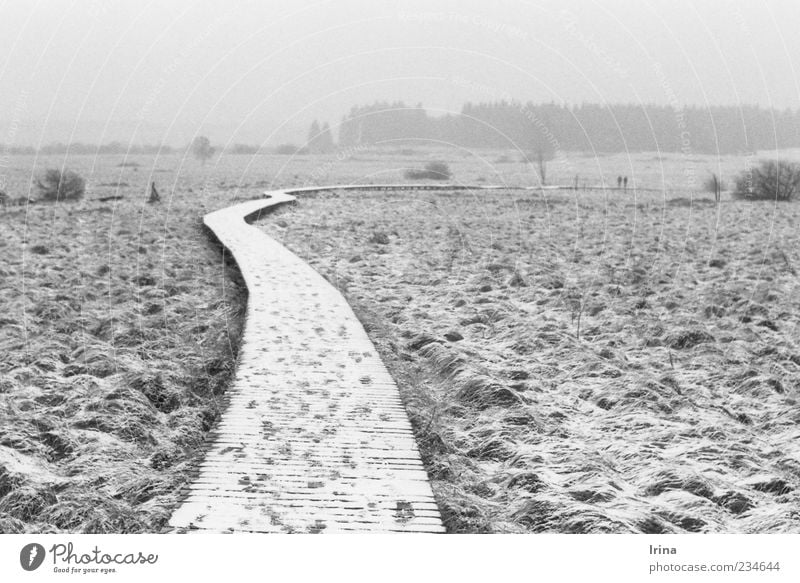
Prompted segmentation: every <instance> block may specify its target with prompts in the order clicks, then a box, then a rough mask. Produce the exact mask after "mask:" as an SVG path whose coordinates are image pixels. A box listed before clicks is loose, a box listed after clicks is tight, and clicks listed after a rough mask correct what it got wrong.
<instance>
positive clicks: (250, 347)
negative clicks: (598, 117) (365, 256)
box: [169, 185, 506, 533]
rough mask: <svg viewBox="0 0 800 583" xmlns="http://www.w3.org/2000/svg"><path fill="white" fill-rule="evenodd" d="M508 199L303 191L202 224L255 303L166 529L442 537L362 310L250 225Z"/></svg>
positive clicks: (272, 196) (273, 195)
mask: <svg viewBox="0 0 800 583" xmlns="http://www.w3.org/2000/svg"><path fill="white" fill-rule="evenodd" d="M499 188H506V187H494V186H463V185H460V186H443V185H442V186H440V185H388V186H383V185H379V186H375V185H364V186H352V185H349V186H327V187H312V188H297V189H290V190H278V191H272V192H268V193H266V195H267V196H268V198H265V199H258V200H253V201H249V202H245V203H242V204H238V205H235V206H231V207H228V208H225V209H222V210H219V211H216V212H212V213H210V214H208V215H206V216H205V217H204V222H205V224H206V226H207V227H208V228H209V229H211V231H212V232H213V233H214V235H215V236H216V237H217V238H218V239H219V241H220V242H221V243H222V245H224V246H225V247H226V248H227V249H228V250H229V252H230V253H231V254H232V255H233V256H234V258H235V259H236V262H237V264H238V266H239V269H240V270H241V272H242V275H243V277H244V280H245V282H246V284H247V288H248V292H249V297H248V302H247V316H246V322H245V329H244V335H243V338H242V345H241V349H240V352H239V362H238V366H237V371H236V378H235V380H234V382H233V384H232V386H231V387H230V388H229V389H228V393H227V398H228V401H229V402H228V405H227V407H226V409H225V412H224V413H223V415H222V417H221V419H220V421H219V423H218V425H217V427H216V429H215V430H214V431H213V432H212V434H211V435H210V436H209V447H208V450H207V452H206V454H205V458H204V460H203V461H202V463H201V464H200V467H199V472H198V474H197V477H196V478H195V479H194V481H193V482H192V483H191V484H190V486H189V488H188V492H187V497H186V498H185V499H184V500H183V502H182V503H181V504H180V506H179V507H178V508H177V509H176V511H175V512H174V514H173V515H172V517H171V519H170V521H169V526H170V527H171V529H172V530H173V531H175V530H177V531H178V532H194V531H215V532H234V531H237V532H238V531H242V532H284V533H285V532H338V531H373V532H374V531H379V532H395V531H399V532H430V533H435V532H444V530H445V529H444V526H443V525H442V521H441V518H440V515H439V509H438V507H437V505H436V501H435V500H434V497H433V493H432V491H431V488H430V484H429V483H428V477H427V474H426V473H425V469H424V467H423V465H422V462H421V460H420V457H419V452H418V450H417V445H416V443H415V441H414V436H413V433H412V431H411V425H410V423H409V420H408V417H407V415H406V412H405V409H404V408H403V404H402V402H401V400H400V395H399V392H398V389H397V386H396V385H395V383H394V381H393V380H392V377H391V376H390V375H389V373H388V371H387V370H386V368H385V367H384V365H383V363H382V362H381V359H380V357H379V356H378V354H377V351H376V350H375V347H374V346H373V344H372V342H371V341H370V339H369V338H368V337H367V334H366V332H365V331H364V329H363V328H362V326H361V324H360V323H359V321H358V319H356V316H355V314H353V311H352V309H351V308H350V306H349V305H348V304H347V302H346V301H345V299H344V297H342V295H341V294H340V293H339V292H338V291H337V290H336V289H335V288H334V287H333V286H331V285H330V284H329V283H328V282H327V281H326V280H325V279H324V278H323V277H322V276H321V275H319V274H318V273H317V272H316V271H314V270H313V269H312V268H311V267H310V266H309V265H308V264H306V263H305V262H304V261H302V260H301V259H300V258H299V257H297V256H296V255H294V254H293V253H291V252H290V251H289V250H288V249H286V248H285V247H283V246H282V245H280V244H279V243H278V242H276V241H275V240H274V239H272V238H270V237H269V236H268V235H267V234H266V233H264V232H263V231H261V230H260V229H258V228H256V227H252V226H249V225H247V224H246V222H249V221H251V220H254V219H255V218H257V217H258V215H259V214H260V213H261V211H262V210H265V209H269V208H271V207H275V206H277V205H280V204H283V203H286V202H290V201H293V200H295V198H294V197H293V196H292V194H293V193H302V192H313V191H324V190H371V191H374V190H380V189H402V190H411V189H416V190H423V189H424V190H459V189H462V190H463V189H499Z"/></svg>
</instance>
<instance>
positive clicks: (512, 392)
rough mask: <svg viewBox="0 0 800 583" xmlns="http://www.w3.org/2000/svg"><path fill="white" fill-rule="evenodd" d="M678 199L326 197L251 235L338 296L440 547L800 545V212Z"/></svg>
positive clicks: (592, 195) (451, 195)
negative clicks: (387, 376)
mask: <svg viewBox="0 0 800 583" xmlns="http://www.w3.org/2000/svg"><path fill="white" fill-rule="evenodd" d="M673 198H674V199H675V200H676V201H680V204H675V203H674V202H673V201H672V199H669V198H668V199H664V198H663V197H659V196H656V195H653V196H651V197H650V198H646V197H642V196H640V197H639V198H638V200H636V201H631V200H630V199H629V198H627V197H623V196H619V197H616V198H606V197H603V196H602V195H598V194H595V193H581V192H579V193H554V194H548V196H547V198H546V199H544V197H543V195H542V194H541V193H532V194H531V195H530V197H527V198H525V197H520V196H519V195H518V194H516V193H514V194H511V193H509V194H506V193H497V194H494V193H485V192H484V193H476V194H470V193H440V194H429V193H404V195H403V196H402V197H400V196H397V195H393V194H386V193H374V194H370V195H368V196H362V195H359V196H353V195H351V194H348V193H326V194H324V195H317V196H315V197H314V198H313V200H302V199H301V201H300V202H299V203H298V204H297V205H295V206H294V207H293V208H291V209H285V210H283V211H280V217H276V219H280V220H282V221H284V223H285V224H288V225H291V228H290V229H280V228H277V227H276V226H275V222H274V220H269V221H265V222H264V223H263V227H264V228H265V229H266V230H267V231H268V232H269V233H271V234H273V235H274V236H275V237H277V238H278V239H279V240H281V241H282V242H283V243H284V244H286V245H287V246H289V248H291V249H292V250H294V251H295V252H296V253H298V254H299V255H300V256H302V257H304V258H305V259H307V260H308V261H309V262H310V263H311V264H312V265H313V266H315V268H316V269H317V270H319V271H320V272H322V273H323V274H325V275H326V276H327V277H328V278H329V279H330V280H341V279H346V280H347V281H348V285H347V289H346V291H345V293H346V296H347V299H348V301H349V302H350V303H351V304H352V305H353V306H354V309H355V311H356V313H357V315H358V316H359V318H360V319H361V320H362V322H364V323H365V326H366V328H367V330H368V332H369V334H370V336H371V337H372V338H373V341H374V342H375V343H376V346H377V347H378V350H379V352H380V353H381V356H382V357H383V358H384V360H385V361H386V362H387V365H388V366H389V368H390V370H391V372H392V374H393V375H394V377H395V379H396V380H397V381H398V384H399V386H400V388H401V392H402V394H403V397H404V399H405V402H406V406H407V409H408V411H409V414H410V417H411V419H412V423H413V426H414V428H415V431H416V434H417V438H418V441H419V443H420V447H421V450H422V454H423V458H424V461H425V464H426V467H427V468H428V472H429V475H430V477H431V479H432V483H433V487H434V491H435V494H436V496H437V499H438V501H439V503H440V506H441V508H442V511H443V513H444V518H445V521H446V524H447V526H448V528H449V529H450V530H451V531H453V532H569V533H583V532H594V533H602V532H635V533H682V532H745V533H753V532H800V513H798V512H797V508H798V507H799V506H800V457H798V448H797V445H796V439H797V426H798V422H800V413H798V407H797V404H798V402H797V399H798V387H800V347H798V346H797V344H796V340H795V336H796V331H797V325H798V323H800V318H799V317H798V308H799V307H800V300H798V296H797V293H796V292H797V282H796V277H795V276H794V275H793V273H792V266H793V265H794V263H795V262H796V261H797V258H796V257H795V253H794V251H792V249H797V248H798V243H800V241H798V237H800V236H799V235H798V234H797V231H796V229H795V224H796V219H797V214H798V211H797V209H796V208H795V207H794V206H792V207H785V208H784V209H783V210H782V212H781V213H779V214H777V213H775V212H774V207H773V206H772V205H770V204H769V203H762V204H758V203H753V204H746V205H742V204H740V203H737V202H733V201H728V200H726V201H722V203H721V204H720V205H719V207H717V205H716V204H714V202H713V200H712V201H711V204H704V203H705V200H704V199H697V195H694V196H692V195H690V194H689V193H680V192H678V193H675V194H674V195H673ZM693 200H695V202H697V204H694V203H692V201H693ZM683 201H687V204H683ZM321 223H324V224H325V229H324V230H321V229H319V228H315V227H314V225H319V224H321ZM378 231H379V232H387V233H393V235H392V237H391V242H390V244H388V245H375V244H374V243H371V242H370V241H369V238H370V235H371V234H372V233H374V232H378ZM770 231H771V232H772V237H773V239H772V242H771V244H770V247H769V249H766V250H765V249H763V248H761V247H760V242H761V241H764V240H765V239H764V237H765V236H766V234H767V233H769V232H770ZM379 247H380V248H381V249H380V251H378V248H379ZM775 249H779V250H780V251H781V252H782V253H785V255H786V258H785V259H784V258H783V257H782V256H781V254H780V253H776V252H774V250H775ZM352 257H358V261H350V260H349V259H350V258H352ZM515 274H518V275H515ZM523 283H524V285H523ZM579 330H580V331H579ZM453 331H455V332H458V335H453V334H452V332H453ZM446 335H449V336H450V337H451V338H459V337H462V338H461V339H459V340H458V341H450V340H448V339H447V337H446Z"/></svg>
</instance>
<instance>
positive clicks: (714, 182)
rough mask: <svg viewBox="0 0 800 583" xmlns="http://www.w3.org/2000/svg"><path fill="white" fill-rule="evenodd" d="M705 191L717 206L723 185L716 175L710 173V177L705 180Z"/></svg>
mask: <svg viewBox="0 0 800 583" xmlns="http://www.w3.org/2000/svg"><path fill="white" fill-rule="evenodd" d="M704 186H705V190H706V191H707V192H710V193H712V194H713V195H714V201H716V203H717V204H719V201H720V199H721V198H722V189H723V188H724V184H723V182H722V180H721V179H720V177H719V176H717V174H716V173H714V172H712V173H711V177H710V178H709V179H708V180H706V182H705V184H704Z"/></svg>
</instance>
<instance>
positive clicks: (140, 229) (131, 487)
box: [0, 157, 245, 533]
mask: <svg viewBox="0 0 800 583" xmlns="http://www.w3.org/2000/svg"><path fill="white" fill-rule="evenodd" d="M19 162H24V161H19ZM83 162H84V169H83V172H82V173H84V175H85V176H87V177H88V176H91V179H90V187H89V188H90V193H89V196H87V198H86V199H85V200H83V201H81V202H78V203H66V204H64V203H62V204H34V205H31V206H29V207H27V208H26V207H18V208H13V209H8V210H6V211H5V212H0V223H1V224H2V226H0V229H2V232H3V238H2V240H0V254H1V255H2V263H0V278H1V279H2V282H3V285H2V287H0V305H2V307H3V310H2V311H1V312H0V314H2V315H1V316H0V318H1V319H2V326H1V327H0V532H5V533H14V532H92V533H102V532H115V533H120V532H123V533H127V532H153V531H158V530H159V529H161V528H162V527H163V526H164V524H165V521H166V519H167V518H168V517H169V515H170V513H171V511H172V508H173V507H174V505H175V504H176V502H177V500H178V495H179V492H180V489H181V488H182V487H183V486H184V485H185V484H186V482H187V480H188V479H189V473H190V470H191V466H192V462H193V461H195V460H196V458H197V456H198V454H199V453H200V451H201V449H200V446H201V444H202V443H203V440H204V436H205V433H206V432H207V431H208V430H209V428H210V427H211V425H212V424H213V422H214V420H215V419H216V417H217V415H218V412H219V408H220V401H221V398H222V393H223V391H224V388H225V386H226V383H227V381H228V378H229V377H230V374H231V372H232V370H233V360H234V357H235V353H236V350H237V344H238V338H239V334H240V327H241V323H242V317H241V316H242V312H243V306H244V301H245V294H244V291H243V285H242V284H241V283H240V282H239V279H238V274H237V272H236V270H235V269H234V268H230V267H226V266H225V265H224V264H223V262H222V259H221V255H220V252H219V249H217V248H216V247H215V246H214V245H212V244H211V243H210V242H209V239H208V237H207V235H206V233H205V232H204V231H203V229H202V226H201V223H200V217H201V216H202V214H203V212H204V211H203V208H202V206H201V205H200V204H198V201H197V198H200V199H201V200H202V202H203V204H209V205H216V206H224V205H225V204H228V201H229V198H228V197H223V196H220V193H218V192H215V193H210V192H204V193H202V194H201V192H202V191H203V190H204V185H203V177H202V176H196V172H197V171H196V169H195V168H194V167H190V168H188V169H186V171H184V172H185V174H184V176H181V171H180V169H179V167H178V165H177V162H179V160H177V159H173V160H167V161H166V162H167V163H170V164H171V165H172V169H171V173H172V176H170V178H173V180H175V181H176V183H177V184H178V185H179V186H178V187H177V188H176V192H174V193H172V195H171V196H170V197H169V198H170V200H166V201H164V203H162V204H160V205H147V204H145V198H146V192H147V190H146V188H147V184H148V183H149V182H148V180H149V179H150V176H148V173H147V172H145V171H141V172H140V171H139V170H138V169H137V168H135V167H132V166H131V167H126V168H125V169H124V170H119V169H117V168H116V167H115V164H116V162H118V160H117V159H116V158H113V157H109V159H107V160H102V161H101V162H102V164H101V165H100V166H99V167H98V166H96V164H97V161H96V160H95V161H92V160H89V159H86V160H83ZM147 162H148V161H146V160H142V166H145V165H146V163H147ZM149 162H150V163H151V164H152V163H153V161H152V160H150V161H149ZM164 162H165V161H159V163H164ZM90 164H94V165H95V168H94V169H92V168H91V166H90ZM35 174H36V173H35V172H30V171H28V169H27V168H25V167H24V165H22V164H20V167H19V168H18V171H17V174H16V175H15V177H16V178H17V183H16V185H15V188H16V190H17V191H18V192H20V191H21V192H24V189H25V187H26V181H30V180H31V178H30V177H31V176H35ZM151 176H152V174H151ZM155 176H157V177H158V178H159V181H160V182H161V183H163V184H164V185H166V184H167V183H168V182H167V177H166V176H160V175H158V174H156V175H155ZM123 177H124V181H123V180H122V178H123ZM118 184H124V185H125V186H117V185H118ZM128 184H131V186H130V187H129V186H128ZM104 185H110V186H104ZM190 189H191V190H192V191H194V192H197V194H195V195H194V196H188V193H189V190H190ZM109 194H114V195H123V196H125V199H124V200H123V201H122V202H116V203H114V204H111V205H110V204H103V203H100V202H98V201H97V198H99V197H103V196H106V195H109ZM165 198H166V197H165Z"/></svg>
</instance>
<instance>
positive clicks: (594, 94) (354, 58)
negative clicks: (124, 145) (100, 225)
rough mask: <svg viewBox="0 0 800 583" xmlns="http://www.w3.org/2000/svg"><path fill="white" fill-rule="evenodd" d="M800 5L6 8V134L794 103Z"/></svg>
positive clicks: (168, 1)
mask: <svg viewBox="0 0 800 583" xmlns="http://www.w3.org/2000/svg"><path fill="white" fill-rule="evenodd" d="M798 24H800V2H798V1H797V0H785V1H784V0H777V1H773V0H771V1H769V2H767V1H765V0H751V1H744V0H708V1H705V2H702V1H698V0H695V1H693V2H690V1H686V0H663V1H655V0H608V1H600V0H597V1H591V0H574V1H570V0H534V1H522V0H515V1H511V0H508V1H505V0H493V1H487V0H481V1H472V0H469V1H464V0H459V1H448V0H425V1H418V0H408V1H406V0H396V1H393V2H392V1H389V2H382V1H379V0H372V1H370V0H323V1H305V0H292V1H290V2H289V1H287V2H283V1H281V2H278V1H273V0H260V1H255V0H254V1H245V0H224V1H222V0H214V1H198V0H134V1H128V0H124V1H109V0H75V1H72V0H41V1H38V2H37V1H36V0H12V1H10V2H7V1H3V0H0V143H14V144H18V145H19V144H24V145H27V144H30V145H37V144H39V143H47V142H50V141H70V140H71V141H86V142H95V143H100V142H109V141H112V140H118V141H123V142H133V143H160V142H164V143H168V144H173V145H177V144H181V143H184V142H186V141H188V140H190V139H191V138H192V137H193V135H195V134H196V133H202V134H206V135H209V136H210V137H211V138H212V140H213V141H215V142H218V143H225V142H247V143H273V144H274V143H278V142H282V141H289V140H291V141H299V140H301V139H303V138H304V137H305V133H306V128H307V126H308V124H309V123H310V121H311V120H312V119H314V118H318V119H320V120H326V121H330V122H331V123H333V124H335V123H336V122H337V121H338V120H339V119H340V118H341V116H342V115H343V114H344V113H346V112H347V110H349V108H350V107H351V106H352V105H355V104H366V103H370V102H373V101H375V100H378V99H380V100H391V101H395V100H403V101H405V102H406V103H409V104H416V103H422V104H423V105H424V106H425V107H426V108H428V109H429V110H431V111H432V112H447V111H458V110H460V108H461V105H462V104H463V103H464V102H465V101H489V100H496V99H501V98H515V99H519V100H523V101H528V100H531V101H534V102H540V101H556V102H566V103H581V102H600V103H605V102H609V103H611V102H614V103H616V102H625V103H663V104H672V105H680V104H696V105H705V104H754V103H757V104H760V105H763V106H767V107H768V106H773V107H777V108H786V107H791V108H797V107H798V105H799V104H800V102H799V99H800V79H799V78H798V73H800V62H798V61H799V60H800V35H798V33H797V26H798Z"/></svg>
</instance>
